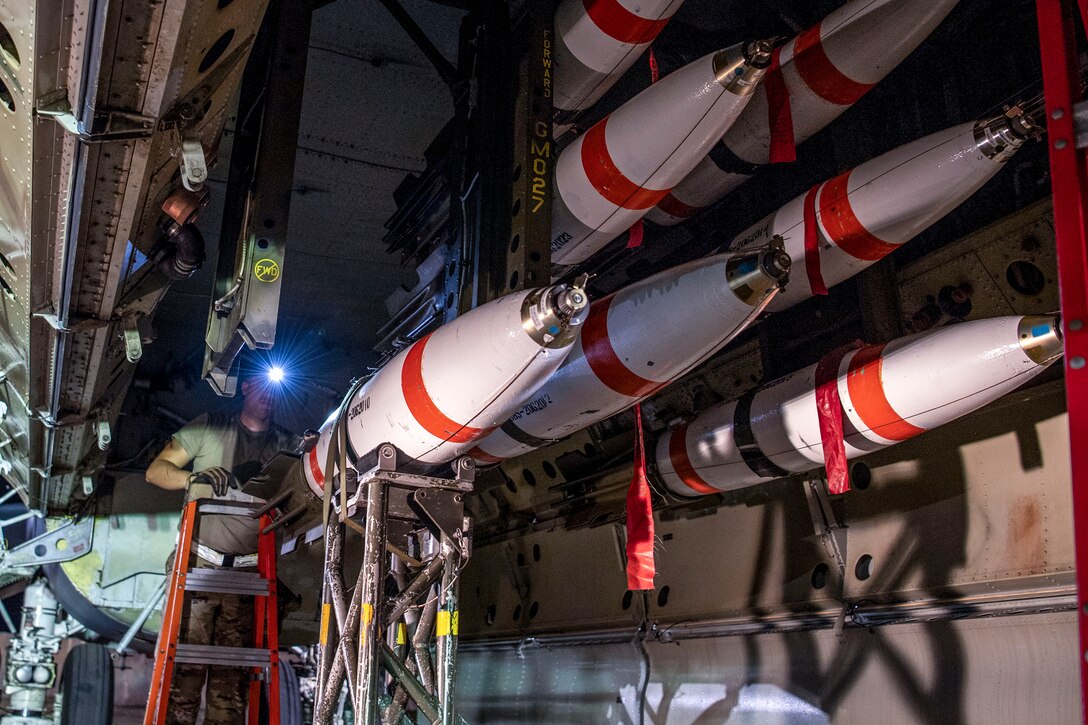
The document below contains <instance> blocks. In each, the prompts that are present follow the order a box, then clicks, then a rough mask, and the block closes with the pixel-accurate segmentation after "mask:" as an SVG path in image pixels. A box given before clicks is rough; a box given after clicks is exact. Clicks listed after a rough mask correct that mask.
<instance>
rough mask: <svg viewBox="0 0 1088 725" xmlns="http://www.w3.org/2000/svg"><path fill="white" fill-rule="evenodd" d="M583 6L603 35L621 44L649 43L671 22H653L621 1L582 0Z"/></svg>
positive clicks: (666, 20) (666, 19) (663, 20)
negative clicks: (629, 8) (636, 13)
mask: <svg viewBox="0 0 1088 725" xmlns="http://www.w3.org/2000/svg"><path fill="white" fill-rule="evenodd" d="M582 6H583V7H584V8H585V9H586V15H588V16H589V18H590V20H592V21H593V24H594V25H596V26H597V27H598V28H600V30H601V32H602V33H604V34H605V35H607V36H608V37H610V38H613V39H615V40H618V41H620V42H621V43H631V44H632V45H641V44H642V43H649V42H650V41H651V40H653V39H654V38H656V37H657V34H658V33H660V32H661V29H662V28H664V27H665V24H666V23H668V22H669V18H662V19H660V20H653V19H650V18H644V17H642V16H640V15H635V14H634V13H633V12H631V11H630V10H628V9H627V8H625V7H624V6H623V5H621V4H620V3H619V0H582ZM670 17H671V16H670Z"/></svg>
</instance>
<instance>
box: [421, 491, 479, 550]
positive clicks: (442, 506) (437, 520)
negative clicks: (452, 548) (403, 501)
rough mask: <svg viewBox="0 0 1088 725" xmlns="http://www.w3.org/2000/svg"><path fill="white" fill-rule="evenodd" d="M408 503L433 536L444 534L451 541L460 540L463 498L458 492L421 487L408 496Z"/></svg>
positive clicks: (463, 509) (463, 506)
mask: <svg viewBox="0 0 1088 725" xmlns="http://www.w3.org/2000/svg"><path fill="white" fill-rule="evenodd" d="M408 505H409V506H410V507H411V508H412V510H413V511H415V512H416V514H417V515H418V516H419V518H420V520H422V521H423V523H424V524H425V525H426V526H427V528H428V529H430V531H431V533H432V534H434V535H435V537H439V536H441V535H444V536H445V537H446V538H448V539H450V540H451V541H460V540H461V531H462V527H463V525H464V518H465V499H464V496H463V495H462V494H461V493H460V492H458V491H450V490H448V489H446V490H444V489H437V488H436V489H425V488H421V489H419V490H418V491H413V492H412V493H411V495H409V496H408Z"/></svg>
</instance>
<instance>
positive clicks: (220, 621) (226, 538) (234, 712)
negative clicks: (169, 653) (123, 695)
mask: <svg viewBox="0 0 1088 725" xmlns="http://www.w3.org/2000/svg"><path fill="white" fill-rule="evenodd" d="M174 442H175V443H177V444H178V445H180V446H181V447H182V448H184V449H185V450H186V451H187V452H188V453H189V454H190V455H191V456H192V457H193V470H194V471H202V470H205V469H208V468H214V467H215V466H222V467H224V468H226V469H228V470H230V471H232V472H233V473H234V474H235V477H236V478H238V479H239V483H244V481H245V480H246V479H248V478H249V477H250V476H253V475H255V473H256V472H257V471H258V470H259V468H258V466H260V465H263V464H265V463H267V462H268V461H269V460H270V459H271V458H272V457H273V456H275V455H276V453H277V452H278V451H281V450H290V449H291V448H293V447H294V439H293V437H292V436H291V434H290V433H289V432H288V431H287V430H286V429H284V428H282V427H280V426H277V425H272V426H271V428H270V429H269V430H267V431H265V432H263V433H252V432H250V431H249V430H247V429H246V428H245V427H243V426H242V424H241V423H240V422H239V417H238V414H235V415H231V416H225V415H202V416H200V417H198V418H196V419H195V420H193V421H192V422H191V423H189V424H188V425H186V426H185V427H184V428H182V429H181V430H180V431H178V432H177V433H175V434H174ZM270 495H271V492H265V491H255V490H252V487H246V490H244V491H240V490H237V489H235V488H231V489H230V490H229V491H228V492H227V494H226V495H225V496H221V497H218V498H220V499H227V500H233V501H252V502H263V501H265V500H266V499H267V498H269V497H270ZM196 498H217V497H216V496H215V495H214V494H213V493H212V490H211V486H208V485H206V484H193V485H190V486H189V489H188V490H187V491H186V500H193V499H196ZM193 540H194V541H195V542H197V543H200V544H203V545H205V546H207V547H210V548H212V549H214V550H215V551H217V552H219V553H220V554H235V555H238V556H244V555H246V554H252V553H254V552H256V551H257V521H256V520H254V519H250V518H248V517H245V516H218V515H212V514H204V515H201V516H200V519H199V522H198V528H197V531H196V533H195V535H194V537H193ZM190 557H191V558H190V566H195V567H198V568H204V567H208V568H219V567H217V566H216V565H215V564H213V563H210V562H208V561H205V560H204V559H202V558H201V557H199V556H196V555H195V554H190ZM235 570H236V571H256V567H245V568H240V567H235ZM178 641H179V642H184V643H188V644H204V645H208V644H213V645H220V646H226V647H252V646H253V598H252V597H244V596H240V595H236V594H215V593H211V592H194V593H192V594H190V595H188V596H187V597H186V603H185V612H184V613H183V615H182V623H181V633H180V636H179V637H178ZM205 678H206V679H207V683H208V690H207V694H206V697H205V700H206V702H205V709H204V723H205V724H206V725H226V724H227V723H231V724H232V725H233V724H236V723H241V722H243V721H244V715H245V706H246V695H247V692H248V686H249V671H248V670H247V669H245V668H241V667H219V666H207V665H191V664H183V665H177V666H176V667H175V669H174V678H173V682H172V683H171V686H170V705H169V709H168V713H169V715H168V719H167V721H168V722H169V723H176V724H177V725H191V724H193V723H195V722H196V718H197V713H198V712H199V710H200V700H201V692H202V691H203V689H204V682H205Z"/></svg>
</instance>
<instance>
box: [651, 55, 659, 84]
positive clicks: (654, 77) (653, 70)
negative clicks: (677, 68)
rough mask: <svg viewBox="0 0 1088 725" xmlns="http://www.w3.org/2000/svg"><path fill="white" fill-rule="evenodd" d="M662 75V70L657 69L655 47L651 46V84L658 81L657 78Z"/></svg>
mask: <svg viewBox="0 0 1088 725" xmlns="http://www.w3.org/2000/svg"><path fill="white" fill-rule="evenodd" d="M660 77H661V72H660V71H659V70H658V69H657V58H656V57H655V56H654V49H653V48H650V84H651V85H652V84H654V83H657V79H658V78H660Z"/></svg>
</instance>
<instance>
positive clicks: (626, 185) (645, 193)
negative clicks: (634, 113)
mask: <svg viewBox="0 0 1088 725" xmlns="http://www.w3.org/2000/svg"><path fill="white" fill-rule="evenodd" d="M608 119H609V117H608V116H605V117H604V118H603V119H601V120H600V121H599V122H598V123H597V124H596V125H595V126H593V128H591V129H589V130H588V131H586V133H585V135H584V136H583V137H582V168H583V170H584V171H585V173H586V177H587V178H588V179H589V183H590V184H592V185H593V188H594V189H596V190H597V193H598V194H600V195H601V196H603V197H604V198H605V199H606V200H607V201H608V202H609V203H611V204H615V205H616V206H619V207H623V208H624V209H632V210H636V211H639V210H642V209H649V208H650V207H652V206H654V205H656V204H657V202H659V201H661V199H662V198H664V196H665V195H666V194H668V193H669V189H661V190H658V189H644V188H643V187H642V186H640V185H638V184H636V183H635V182H633V181H631V180H630V179H628V178H627V177H626V176H624V175H623V172H622V171H620V170H619V168H618V167H617V166H616V163H615V162H614V161H613V160H612V155H611V154H609V153H608V144H607V142H606V141H605V126H606V125H607V124H608Z"/></svg>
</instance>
